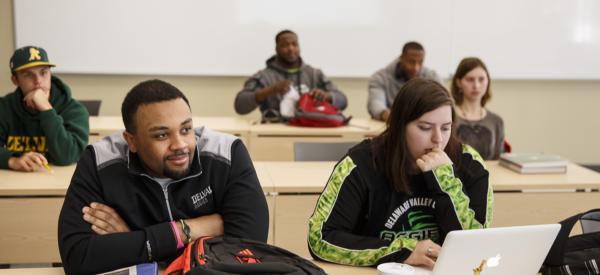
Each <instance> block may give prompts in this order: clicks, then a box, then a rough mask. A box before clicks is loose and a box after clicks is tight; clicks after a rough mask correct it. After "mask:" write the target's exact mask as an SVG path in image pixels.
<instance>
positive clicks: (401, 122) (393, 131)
mask: <svg viewBox="0 0 600 275" xmlns="http://www.w3.org/2000/svg"><path fill="white" fill-rule="evenodd" d="M445 105H448V106H451V107H452V105H453V103H452V98H451V97H450V93H449V92H448V90H446V88H444V86H442V85H441V84H439V83H437V82H436V81H433V80H427V79H421V78H415V79H412V80H410V81H408V82H407V83H406V84H405V85H404V86H402V88H401V89H400V92H399V93H398V95H397V96H396V99H395V100H394V104H393V105H392V109H391V111H390V117H389V118H388V121H387V129H386V130H385V131H384V132H383V133H381V134H380V135H379V136H377V137H375V138H374V140H373V156H374V161H375V165H376V167H377V168H378V169H382V170H383V171H384V173H385V175H386V178H387V179H388V180H389V181H390V182H391V184H392V185H393V188H394V189H395V190H396V191H398V192H405V193H409V194H410V193H411V190H410V185H409V182H408V181H409V178H410V172H411V169H414V167H416V163H415V161H416V160H414V159H413V157H412V156H411V155H410V151H409V150H408V146H407V143H406V126H407V125H408V124H409V123H410V122H412V121H414V120H416V119H418V118H420V117H421V116H422V115H423V114H425V113H427V112H431V111H433V110H435V109H437V108H439V107H441V106H445ZM454 117H455V114H454V108H452V121H454ZM444 151H445V152H446V154H448V156H449V157H450V159H451V160H452V162H453V163H454V164H455V165H460V155H461V153H462V149H461V144H460V142H459V141H458V139H456V137H455V136H454V126H453V127H452V134H451V136H450V140H449V141H448V145H447V146H446V148H445V149H444Z"/></svg>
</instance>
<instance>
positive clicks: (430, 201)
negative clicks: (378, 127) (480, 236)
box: [308, 78, 493, 267]
mask: <svg viewBox="0 0 600 275" xmlns="http://www.w3.org/2000/svg"><path fill="white" fill-rule="evenodd" d="M453 119H454V109H453V105H452V99H451V97H450V93H449V92H448V91H447V90H446V88H444V87H443V86H442V85H440V84H439V83H437V82H435V81H433V80H426V79H419V78H416V79H413V80H410V81H409V82H407V83H406V84H405V85H404V86H403V87H402V88H401V89H400V92H399V93H398V95H397V97H396V99H395V100H394V104H393V105H392V109H391V113H390V117H389V119H388V120H387V122H386V123H387V129H386V130H385V131H384V132H383V133H382V134H381V135H379V136H377V137H375V138H373V139H372V140H370V139H367V140H364V141H363V142H361V143H360V144H358V145H356V146H355V147H353V148H351V149H350V150H349V152H348V153H347V155H346V156H345V157H344V158H342V160H341V161H340V162H339V163H337V165H336V166H335V168H334V170H333V172H332V174H331V176H330V178H329V181H328V182H327V185H326V187H325V189H324V190H323V193H322V194H321V196H320V197H319V200H318V202H317V205H316V208H315V211H314V213H313V215H312V216H311V217H310V219H309V232H308V233H309V234H308V245H309V250H310V253H311V255H312V256H313V257H314V258H315V259H319V260H324V261H329V262H334V263H339V264H346V265H355V266H372V265H377V264H380V263H384V262H401V263H407V264H410V265H420V266H427V267H432V266H433V265H434V263H435V260H436V258H437V256H438V253H439V251H440V245H441V243H442V242H443V240H444V238H445V236H446V234H447V233H448V232H450V231H452V230H462V229H474V228H485V227H488V226H489V225H490V221H491V213H492V194H493V193H492V188H491V185H490V184H489V183H488V176H489V173H488V171H487V170H486V169H485V165H484V163H483V160H482V159H481V157H480V156H479V154H478V153H477V152H476V151H475V150H473V148H471V147H470V146H468V145H462V144H460V143H459V142H458V140H457V139H456V138H454V136H453V135H452V124H453Z"/></svg>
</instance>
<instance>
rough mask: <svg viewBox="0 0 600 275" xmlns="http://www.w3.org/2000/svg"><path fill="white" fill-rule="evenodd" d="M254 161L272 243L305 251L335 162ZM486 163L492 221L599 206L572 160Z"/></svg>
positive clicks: (554, 218)
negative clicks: (541, 171)
mask: <svg viewBox="0 0 600 275" xmlns="http://www.w3.org/2000/svg"><path fill="white" fill-rule="evenodd" d="M255 163H256V169H257V172H258V173H259V175H262V176H261V177H260V178H259V179H260V181H261V182H263V183H264V182H265V181H272V183H270V184H269V185H273V186H274V192H275V193H274V194H273V195H274V196H273V197H274V199H275V202H274V204H275V213H274V219H275V222H274V229H275V232H274V236H273V241H274V243H275V244H276V245H278V246H281V247H285V248H286V249H289V250H291V251H293V252H295V253H297V254H299V255H302V256H305V257H308V256H310V255H309V253H308V250H307V242H306V237H307V232H308V224H307V220H308V218H309V217H310V216H311V215H312V212H313V211H314V207H315V204H316V201H317V199H318V197H319V194H320V193H321V192H322V190H323V188H324V186H325V184H326V182H327V179H328V178H329V176H330V174H331V172H332V170H333V166H334V165H335V162H291V161H290V162H285V161H282V162H268V161H265V162H260V161H259V162H255ZM486 166H487V168H488V170H489V171H490V182H491V183H492V186H493V188H494V213H493V215H494V216H493V221H492V226H494V227H502V226H513V225H528V224H543V223H556V222H558V221H560V220H561V219H564V218H567V217H569V216H571V215H573V214H575V213H578V212H582V211H586V210H589V209H592V208H598V207H599V206H600V203H599V202H600V193H599V192H597V190H595V191H592V189H598V188H600V173H597V172H595V171H592V170H589V169H587V168H584V167H581V166H579V165H577V164H575V163H569V166H568V168H567V173H566V174H545V175H523V174H518V173H516V172H513V171H511V170H508V169H506V168H504V167H501V166H499V165H498V162H497V161H488V162H486ZM263 169H267V170H266V171H264V170H263ZM265 175H268V177H265ZM577 232H580V229H577Z"/></svg>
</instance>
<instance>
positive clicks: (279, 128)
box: [250, 118, 385, 137]
mask: <svg viewBox="0 0 600 275" xmlns="http://www.w3.org/2000/svg"><path fill="white" fill-rule="evenodd" d="M383 130H385V123H383V122H381V121H376V120H372V119H360V118H355V119H352V120H350V123H349V124H348V126H344V127H334V128H314V127H298V126H289V125H285V124H281V123H271V124H255V125H252V126H251V127H250V134H251V135H252V136H258V137H260V136H280V135H281V136H348V135H357V136H361V137H369V136H375V135H378V134H379V133H381V132H383Z"/></svg>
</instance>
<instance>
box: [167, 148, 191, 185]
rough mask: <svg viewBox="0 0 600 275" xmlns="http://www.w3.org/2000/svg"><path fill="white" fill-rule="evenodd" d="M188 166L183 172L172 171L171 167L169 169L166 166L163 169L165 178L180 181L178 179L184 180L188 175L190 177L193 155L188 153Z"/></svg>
mask: <svg viewBox="0 0 600 275" xmlns="http://www.w3.org/2000/svg"><path fill="white" fill-rule="evenodd" d="M188 160H189V162H188V166H187V167H186V168H185V169H183V170H181V171H175V170H171V169H169V167H167V166H166V165H165V166H164V168H163V176H165V177H167V178H170V179H174V180H178V179H182V178H184V177H186V176H187V175H189V173H190V167H192V161H193V159H192V154H191V153H188Z"/></svg>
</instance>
